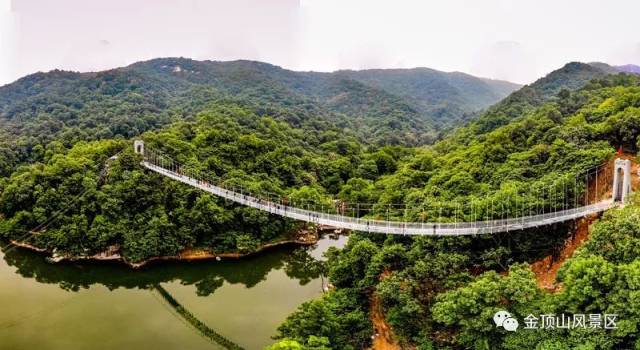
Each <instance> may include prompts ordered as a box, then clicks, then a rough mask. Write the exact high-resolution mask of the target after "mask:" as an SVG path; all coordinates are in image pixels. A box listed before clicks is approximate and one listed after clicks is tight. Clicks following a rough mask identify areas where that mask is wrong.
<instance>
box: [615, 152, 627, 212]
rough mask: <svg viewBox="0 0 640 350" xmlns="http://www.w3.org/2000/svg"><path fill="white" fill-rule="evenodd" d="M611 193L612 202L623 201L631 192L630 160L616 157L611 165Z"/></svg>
mask: <svg viewBox="0 0 640 350" xmlns="http://www.w3.org/2000/svg"><path fill="white" fill-rule="evenodd" d="M612 192H613V195H612V200H613V201H614V202H621V203H625V202H626V201H627V199H629V195H630V194H631V161H630V160H628V159H616V161H615V163H614V167H613V191H612Z"/></svg>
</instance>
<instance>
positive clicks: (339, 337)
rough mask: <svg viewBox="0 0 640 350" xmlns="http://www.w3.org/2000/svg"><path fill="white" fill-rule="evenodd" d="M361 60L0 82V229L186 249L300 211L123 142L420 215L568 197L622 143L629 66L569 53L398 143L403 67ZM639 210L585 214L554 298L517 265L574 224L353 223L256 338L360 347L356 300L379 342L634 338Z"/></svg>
mask: <svg viewBox="0 0 640 350" xmlns="http://www.w3.org/2000/svg"><path fill="white" fill-rule="evenodd" d="M177 64H179V65H180V67H181V70H180V71H179V72H177V71H175V67H176V65H177ZM167 69H168V71H167ZM203 69H207V74H196V72H200V71H202V70H203ZM174 73H179V74H174ZM369 73H370V74H356V73H353V72H342V73H341V74H337V75H336V76H332V77H331V78H326V79H325V78H322V79H319V80H318V81H316V82H315V83H309V82H301V81H299V80H298V79H299V78H300V77H294V76H290V75H288V73H287V72H286V71H284V70H280V69H279V68H277V67H273V66H268V65H267V66H261V65H260V64H258V63H247V62H237V63H234V65H233V67H232V69H229V70H225V69H223V68H221V67H220V66H217V65H215V64H211V65H208V64H204V65H202V64H200V63H197V62H194V61H188V60H171V59H168V60H157V61H152V62H151V63H147V64H139V65H134V66H131V67H128V68H127V69H121V70H114V71H109V72H102V73H96V74H93V75H78V74H74V73H67V72H52V73H48V75H47V74H37V75H34V76H30V77H28V78H25V79H24V80H23V81H21V82H19V84H17V85H11V86H8V87H3V88H2V91H0V96H2V97H1V98H0V106H1V109H0V113H2V119H1V120H2V124H1V125H0V136H2V139H3V140H4V141H2V142H0V215H1V217H2V220H0V234H1V235H2V237H4V238H10V239H19V240H24V239H25V238H24V237H28V238H27V242H28V243H30V244H32V245H34V246H36V247H40V248H45V249H47V250H49V251H55V252H57V253H60V254H70V255H75V256H79V255H80V256H83V255H91V254H96V253H100V252H104V251H105V250H107V249H117V251H118V252H120V253H121V254H122V255H123V256H124V258H125V259H127V260H128V261H132V262H137V261H142V260H145V259H148V258H150V257H155V256H163V255H175V254H178V253H179V252H181V251H183V250H184V249H186V248H191V247H206V248H209V249H212V250H214V251H218V252H222V251H225V252H230V251H233V252H243V253H247V252H252V251H255V250H256V249H258V248H259V247H260V245H261V244H263V243H267V242H273V241H277V240H282V239H286V238H287V237H289V236H290V234H291V233H293V232H295V231H296V230H298V229H299V228H300V225H301V224H300V223H298V222H294V221H290V220H285V219H282V218H279V217H275V216H272V215H269V214H266V213H264V212H259V211H256V210H254V209H251V208H246V207H242V206H238V205H235V204H232V203H228V202H225V201H224V200H222V199H220V198H216V197H214V196H212V195H209V194H205V193H202V192H200V191H198V190H196V189H194V188H191V187H189V186H186V185H183V184H180V183H177V182H175V181H172V180H170V179H167V178H164V177H161V176H160V175H157V174H154V173H151V172H149V171H147V170H145V169H144V168H142V167H141V166H140V164H139V162H140V160H141V159H140V156H139V155H136V154H135V153H134V152H133V149H132V147H131V138H133V137H140V138H142V139H144V140H145V142H146V144H147V146H148V147H150V148H153V149H156V150H158V151H160V152H162V153H163V154H165V155H166V156H168V157H171V158H173V159H175V160H176V161H178V162H180V163H181V164H183V166H185V167H189V168H190V169H193V170H195V171H198V172H201V173H203V174H207V175H208V176H210V177H211V178H215V179H216V180H217V181H221V182H222V183H224V184H227V185H233V186H242V187H243V188H246V189H248V190H251V191H252V192H262V193H267V192H268V193H270V195H272V196H275V198H279V199H282V200H286V201H288V202H289V203H292V204H294V205H298V206H302V207H310V206H313V207H314V208H316V209H317V208H318V207H320V208H323V209H326V210H335V211H337V212H341V213H344V214H345V215H353V216H360V217H368V218H378V219H380V218H389V219H404V220H411V221H417V222H419V221H423V222H425V221H426V222H429V221H436V220H437V221H471V220H478V219H492V218H500V217H505V216H519V215H523V214H527V213H530V212H531V211H532V210H535V209H536V208H539V207H543V208H550V209H553V208H559V207H562V206H565V205H569V206H571V205H575V204H577V203H576V202H578V201H580V200H581V198H583V196H584V193H583V192H581V191H582V189H583V186H582V184H576V183H574V182H572V181H573V179H575V176H576V174H580V172H581V171H583V170H584V169H587V168H590V167H593V166H596V165H599V164H602V163H603V162H605V161H607V160H608V159H610V158H611V157H612V155H613V153H614V152H615V150H616V149H618V148H620V147H621V148H622V149H623V150H624V151H625V152H628V153H636V152H637V151H638V147H640V145H639V141H640V140H639V139H638V137H639V135H640V127H639V126H638V125H640V120H639V119H638V118H639V116H640V79H639V78H638V77H635V76H631V75H624V74H620V75H606V74H605V73H604V72H603V71H602V70H599V69H596V68H594V67H593V66H590V65H582V64H570V65H567V66H566V67H564V68H563V69H562V70H560V71H558V72H554V73H552V74H551V75H550V76H548V77H546V78H543V79H541V80H539V81H538V82H536V83H534V84H532V85H531V86H527V87H525V88H523V89H521V90H519V91H518V92H516V93H514V94H512V95H511V96H510V97H509V98H507V99H505V100H503V101H502V102H501V103H499V104H497V105H495V106H494V107H492V108H490V109H489V110H488V111H486V112H485V113H484V114H482V115H481V116H479V117H478V118H476V119H473V120H471V121H470V123H469V124H468V125H467V126H465V127H462V128H459V129H457V130H455V131H453V132H452V133H451V134H449V135H448V136H446V137H444V138H442V139H441V140H439V141H438V142H437V143H435V144H434V145H430V146H420V147H413V146H414V145H418V144H423V143H429V142H431V141H433V140H430V141H429V142H424V138H425V137H427V136H428V137H431V136H433V135H425V133H426V134H430V133H431V132H432V131H433V130H432V129H430V127H431V126H429V128H421V127H418V126H417V125H416V123H417V122H418V121H419V119H416V118H417V117H416V116H417V115H420V113H424V112H425V109H426V108H427V107H425V105H424V104H418V105H416V104H413V103H410V102H411V100H412V99H415V98H417V97H416V95H417V94H418V93H419V91H420V89H419V87H421V86H423V85H421V84H422V83H420V80H419V79H418V80H417V81H414V83H415V84H416V85H412V86H411V87H410V88H409V87H408V88H406V89H401V88H400V85H402V84H404V83H403V82H406V81H407V80H403V79H408V78H407V77H405V76H403V73H399V72H395V73H394V74H391V75H390V76H388V77H387V78H388V79H389V80H385V81H382V80H379V79H378V78H376V76H375V74H373V73H371V72H369ZM307 78H309V77H307ZM594 78H596V79H594ZM309 79H311V78H309ZM409 81H411V80H409ZM465 81H467V80H465ZM296 82H297V83H296ZM467 82H468V81H467ZM468 83H469V84H471V82H468ZM427 87H428V86H427ZM385 89H388V90H389V91H391V92H389V91H386V90H385ZM423 97H424V96H423ZM486 97H487V96H485V97H483V98H486ZM373 102H375V103H373ZM414 102H415V101H414ZM472 102H473V103H479V102H478V101H472ZM470 103H471V102H470ZM443 113H444V112H443ZM396 138H401V139H402V140H405V141H406V140H408V141H407V142H401V141H402V140H397V139H396ZM545 188H562V189H568V191H569V193H571V196H570V197H571V198H573V199H572V200H573V202H571V201H569V203H567V201H565V200H563V198H562V197H561V196H558V195H551V194H550V193H546V195H544V194H543V195H535V194H536V193H539V192H540V191H539V190H540V189H545ZM639 207H640V204H638V203H634V204H633V205H630V206H628V207H627V208H625V209H623V210H617V211H612V212H610V213H607V214H606V215H605V217H604V218H603V219H602V220H601V221H600V222H599V223H598V224H597V225H595V227H594V229H593V234H592V237H591V239H590V240H589V242H588V243H587V244H585V245H584V247H583V248H582V249H580V250H579V252H578V254H577V255H576V256H575V257H573V258H572V259H571V260H569V262H568V263H567V264H566V265H565V266H564V267H563V268H562V270H561V271H560V274H559V280H560V281H561V282H562V285H563V287H562V289H561V291H560V292H559V293H557V294H548V293H546V292H543V291H541V290H540V289H538V287H537V286H536V283H535V280H534V276H533V273H532V272H531V271H530V270H529V268H528V263H531V262H532V261H535V260H537V259H539V258H541V257H544V256H546V255H549V254H554V253H555V252H557V251H558V249H559V248H560V247H561V246H562V244H563V242H564V241H565V239H566V233H567V231H569V229H570V228H571V225H572V224H571V223H567V224H562V225H555V226H553V227H544V228H539V229H530V230H526V231H522V232H511V233H503V234H494V235H490V236H481V237H445V238H433V237H401V236H393V237H387V236H383V235H367V234H363V233H353V234H352V236H351V237H350V239H349V243H348V244H347V245H346V247H345V248H344V249H342V250H339V251H338V250H332V251H330V252H329V254H328V258H329V260H328V263H327V274H328V276H329V278H330V280H331V283H332V284H333V286H334V287H335V288H334V289H333V290H331V291H330V292H328V293H326V294H325V295H324V296H323V297H322V298H320V299H318V300H313V301H309V302H307V303H305V304H303V305H302V306H301V307H300V308H299V309H298V310H297V311H296V312H294V313H293V314H292V315H290V317H289V318H288V319H287V320H286V321H285V322H284V323H283V324H282V325H281V327H280V328H279V330H278V335H277V336H278V338H279V342H278V343H277V344H275V345H273V347H272V349H322V350H327V349H363V348H366V347H367V346H369V345H370V342H371V335H372V323H371V321H370V315H369V313H370V306H371V305H370V302H371V300H372V297H373V296H375V297H376V298H377V299H378V300H379V301H380V304H381V307H382V309H383V311H384V315H385V317H386V321H387V323H389V325H391V327H392V329H393V331H394V334H395V336H396V337H397V338H398V339H397V340H398V341H399V342H400V343H401V344H403V345H412V346H416V347H418V348H420V349H432V348H444V347H449V348H478V349H482V348H486V349H501V348H502V349H518V348H521V347H523V346H524V345H526V346H531V345H535V346H536V347H537V348H540V349H548V348H558V349H564V348H573V347H576V346H577V345H582V348H584V349H614V348H631V347H634V346H635V347H637V346H639V345H638V344H636V342H637V338H636V336H635V335H636V334H637V327H638V325H637V322H636V320H637V319H638V316H640V315H638V311H637V310H640V306H639V305H637V304H638V300H637V299H638V289H639V288H640V286H639V285H638V280H639V279H640V277H638V273H639V271H640V269H639V266H638V254H639V253H640V238H639V237H640V227H638V222H639V220H638V218H639V217H640V214H639V213H638V210H639V209H638V208H639ZM505 208H506V209H505ZM51 218H53V220H49V219H51ZM43 222H46V223H47V225H46V226H40V224H41V223H43ZM34 228H36V230H35V232H32V234H31V235H25V233H29V231H30V230H32V229H34ZM502 307H508V309H509V310H510V311H511V312H512V313H514V314H515V315H516V316H518V317H520V318H522V317H524V316H526V315H527V314H528V313H542V312H546V313H561V312H568V313H579V312H583V313H590V312H602V313H604V312H607V313H616V314H618V315H619V317H620V320H621V321H620V323H619V329H617V330H615V331H611V332H609V331H604V330H593V331H583V330H555V331H551V332H548V333H543V332H525V333H507V332H506V331H504V330H499V329H496V328H495V327H494V326H493V325H492V323H491V316H492V315H493V313H494V312H495V311H496V310H498V309H500V308H502Z"/></svg>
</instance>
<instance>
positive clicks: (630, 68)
mask: <svg viewBox="0 0 640 350" xmlns="http://www.w3.org/2000/svg"><path fill="white" fill-rule="evenodd" d="M615 68H616V69H617V70H619V71H621V72H626V73H635V74H640V66H636V65H635V64H625V65H623V66H615Z"/></svg>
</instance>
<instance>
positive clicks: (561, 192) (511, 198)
mask: <svg viewBox="0 0 640 350" xmlns="http://www.w3.org/2000/svg"><path fill="white" fill-rule="evenodd" d="M135 150H136V153H139V154H141V155H142V156H143V161H142V165H143V166H144V167H146V168H147V169H149V170H152V171H154V172H156V173H159V174H161V175H163V176H166V177H169V178H171V179H174V180H177V181H180V182H182V183H185V184H188V185H190V186H193V187H195V188H198V189H201V190H203V191H206V192H209V193H212V194H214V195H216V196H219V197H222V198H225V199H227V200H230V201H232V202H235V203H238V204H241V205H246V206H249V207H252V208H256V209H259V210H262V211H266V212H269V213H272V214H275V215H279V216H283V217H287V218H291V219H295V220H301V221H306V222H310V223H314V224H320V225H327V226H333V227H337V228H344V229H349V230H357V231H364V232H379V233H388V234H406V235H431V236H447V235H473V234H485V233H495V232H508V231H513V230H521V229H526V228H531V227H537V226H543V225H549V224H553V223H558V222H563V221H567V220H573V219H577V218H580V217H583V216H587V215H590V214H594V213H598V212H601V211H604V210H607V209H609V208H611V207H613V206H615V205H616V204H617V203H616V202H614V201H613V200H610V199H605V200H600V198H601V197H602V194H604V193H606V192H607V191H608V188H606V187H605V188H603V186H598V180H601V179H603V177H604V179H605V180H603V181H607V182H606V183H611V182H610V181H608V178H607V177H611V176H610V175H611V174H610V172H609V171H605V170H607V165H606V164H602V165H599V166H594V167H591V168H589V169H586V170H584V171H581V172H579V173H578V174H575V175H568V174H565V175H563V176H560V177H558V178H553V179H549V180H548V181H549V182H550V183H547V184H544V185H543V184H540V183H535V184H532V185H527V186H526V188H522V187H515V186H514V185H506V186H505V187H506V188H503V190H504V191H499V192H497V193H496V194H494V195H493V196H492V197H491V198H489V199H487V198H479V197H470V198H469V200H468V201H467V203H460V202H456V201H454V202H443V201H428V200H421V201H419V202H414V203H412V204H409V205H407V204H394V203H388V204H381V203H346V202H341V201H337V200H326V199H325V200H322V199H320V200H309V199H300V200H294V199H292V198H289V197H287V196H286V195H284V194H283V193H274V192H269V191H261V190H259V189H258V188H254V189H249V188H247V187H244V186H242V185H240V184H238V183H236V182H234V181H232V180H228V179H227V180H225V179H223V178H221V177H218V176H212V175H210V174H205V173H204V172H202V171H200V170H198V169H197V167H198V166H199V164H196V166H187V165H184V164H181V163H179V162H177V161H175V160H174V159H172V158H171V157H168V156H166V155H164V154H162V153H161V152H158V151H156V150H154V149H151V148H148V147H144V144H142V142H141V141H136V149H135ZM592 180H595V185H594V186H592V185H591V182H592ZM509 186H512V187H509ZM590 186H592V187H595V188H594V189H593V188H592V189H590V188H589V187H590ZM496 196H498V197H496ZM494 197H495V198H494ZM496 200H499V203H500V208H499V209H498V208H497V205H496V204H495V201H496ZM505 203H509V205H508V206H505Z"/></svg>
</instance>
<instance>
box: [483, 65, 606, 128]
mask: <svg viewBox="0 0 640 350" xmlns="http://www.w3.org/2000/svg"><path fill="white" fill-rule="evenodd" d="M613 73H617V72H616V71H615V70H614V69H612V67H611V66H608V65H606V64H603V63H598V64H586V63H580V62H571V63H568V64H566V65H565V66H563V67H562V68H560V69H558V70H555V71H553V72H551V73H549V74H547V75H546V76H545V77H543V78H540V79H538V80H536V81H535V82H534V83H532V84H530V85H525V86H524V87H522V88H521V89H520V90H518V91H516V92H514V93H512V94H511V95H509V96H508V97H506V98H505V99H503V100H502V101H500V102H499V103H497V104H495V105H494V106H492V107H490V108H489V109H488V110H487V111H486V112H485V113H483V114H482V115H481V116H480V117H479V118H478V119H476V120H475V121H474V122H472V127H473V128H474V129H475V130H476V132H487V131H490V130H493V129H495V128H496V127H499V126H501V125H505V124H507V123H508V122H509V121H511V120H513V119H515V118H519V117H522V116H524V115H526V114H527V113H529V112H531V111H532V110H533V109H534V108H536V107H539V106H541V105H543V104H544V103H546V102H549V101H552V100H554V99H557V98H561V97H560V96H559V95H560V94H565V95H566V92H568V91H571V90H577V89H579V88H582V87H583V86H585V85H587V83H589V82H591V81H593V80H594V79H598V78H604V77H606V76H607V75H610V74H613ZM563 90H564V91H565V92H563Z"/></svg>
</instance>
